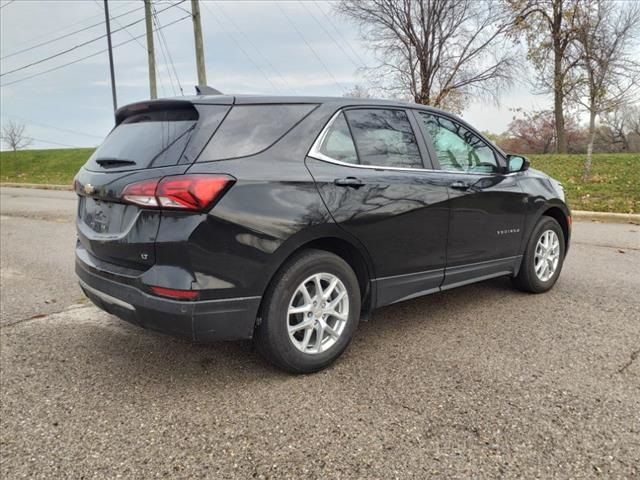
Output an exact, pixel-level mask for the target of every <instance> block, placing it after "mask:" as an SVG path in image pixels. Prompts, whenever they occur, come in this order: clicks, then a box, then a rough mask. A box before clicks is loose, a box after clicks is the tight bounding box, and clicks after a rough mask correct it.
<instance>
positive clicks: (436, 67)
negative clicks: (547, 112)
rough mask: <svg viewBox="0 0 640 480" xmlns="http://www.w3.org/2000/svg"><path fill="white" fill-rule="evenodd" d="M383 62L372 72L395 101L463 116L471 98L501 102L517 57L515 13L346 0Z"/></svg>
mask: <svg viewBox="0 0 640 480" xmlns="http://www.w3.org/2000/svg"><path fill="white" fill-rule="evenodd" d="M337 9H338V11H339V12H340V13H342V14H344V15H345V16H347V17H349V18H351V19H352V20H354V21H355V22H357V23H358V24H359V25H360V26H361V28H362V31H363V35H364V37H365V39H366V40H367V41H368V42H369V44H370V45H371V47H372V48H373V49H374V50H375V52H376V53H377V54H378V57H379V58H380V65H378V66H377V67H376V68H375V69H374V70H373V72H370V73H372V74H373V75H372V76H375V79H376V80H378V83H379V88H380V89H381V90H383V91H388V92H389V93H390V94H391V96H395V97H398V96H399V97H402V96H406V95H407V94H409V95H410V96H411V97H412V98H413V99H414V101H415V102H417V103H422V104H427V105H433V106H436V107H445V108H448V109H450V110H454V111H461V110H462V107H463V106H464V105H465V103H466V102H467V100H468V99H469V98H470V97H471V96H472V95H473V96H482V97H484V98H491V99H494V100H496V101H497V99H498V93H499V91H500V89H501V88H503V87H505V86H509V85H510V84H511V82H512V80H513V77H514V75H515V74H516V73H517V72H516V69H515V67H516V65H517V64H518V55H517V53H516V51H515V50H514V47H513V44H512V41H511V39H510V38H509V33H510V31H511V29H512V26H513V23H512V18H513V17H512V13H511V12H510V11H509V10H508V9H506V8H503V4H501V3H498V2H496V1H491V0H489V1H482V2H480V1H476V0H342V1H341V2H340V4H339V5H338V7H337Z"/></svg>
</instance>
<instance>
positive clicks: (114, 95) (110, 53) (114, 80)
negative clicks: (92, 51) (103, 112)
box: [104, 0, 118, 113]
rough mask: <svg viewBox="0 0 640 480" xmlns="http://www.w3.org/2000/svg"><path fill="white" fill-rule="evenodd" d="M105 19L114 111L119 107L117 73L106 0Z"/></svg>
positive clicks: (105, 1)
mask: <svg viewBox="0 0 640 480" xmlns="http://www.w3.org/2000/svg"><path fill="white" fill-rule="evenodd" d="M104 21H105V24H106V25H107V46H108V48H109V70H110V71H111V97H112V98H113V113H115V112H116V110H117V109H118V99H117V98H116V74H115V71H114V69H113V46H112V45H111V22H110V20H109V3H108V2H107V0H104Z"/></svg>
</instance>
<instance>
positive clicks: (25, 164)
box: [0, 148, 95, 186]
mask: <svg viewBox="0 0 640 480" xmlns="http://www.w3.org/2000/svg"><path fill="white" fill-rule="evenodd" d="M94 150H95V149H93V148H61V149H55V150H53V149H52V150H22V151H20V152H16V154H15V155H14V153H13V152H0V181H2V182H12V183H49V184H54V185H69V186H71V182H73V177H74V176H75V174H76V173H77V171H78V170H80V167H81V166H82V165H83V164H84V162H86V161H87V159H88V158H89V157H90V156H91V154H92V153H93V151H94Z"/></svg>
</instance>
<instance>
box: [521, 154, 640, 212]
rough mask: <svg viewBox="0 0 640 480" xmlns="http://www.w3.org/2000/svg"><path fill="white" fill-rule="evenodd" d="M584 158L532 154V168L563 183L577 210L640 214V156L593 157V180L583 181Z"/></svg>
mask: <svg viewBox="0 0 640 480" xmlns="http://www.w3.org/2000/svg"><path fill="white" fill-rule="evenodd" d="M584 158H585V156H584V155H554V154H551V155H531V156H530V160H531V166H532V167H533V168H537V169H538V170H542V171H543V172H545V173H548V174H549V175H551V176H552V177H553V178H555V179H556V180H558V181H560V182H562V185H563V186H564V189H565V192H566V194H567V198H568V200H569V205H570V206H571V208H572V209H574V210H591V211H595V212H621V213H640V153H599V154H596V155H594V156H593V164H592V167H591V178H590V179H589V181H588V182H586V183H583V182H582V178H581V177H582V166H583V163H584Z"/></svg>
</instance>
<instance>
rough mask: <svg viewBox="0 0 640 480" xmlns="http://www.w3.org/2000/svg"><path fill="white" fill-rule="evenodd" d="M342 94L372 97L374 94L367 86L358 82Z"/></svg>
mask: <svg viewBox="0 0 640 480" xmlns="http://www.w3.org/2000/svg"><path fill="white" fill-rule="evenodd" d="M342 96H343V97H347V98H371V96H372V95H371V93H370V92H369V90H368V89H367V88H366V87H363V86H362V85H359V84H356V85H354V86H353V88H352V89H351V90H348V91H346V92H345V93H344V94H343V95H342Z"/></svg>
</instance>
